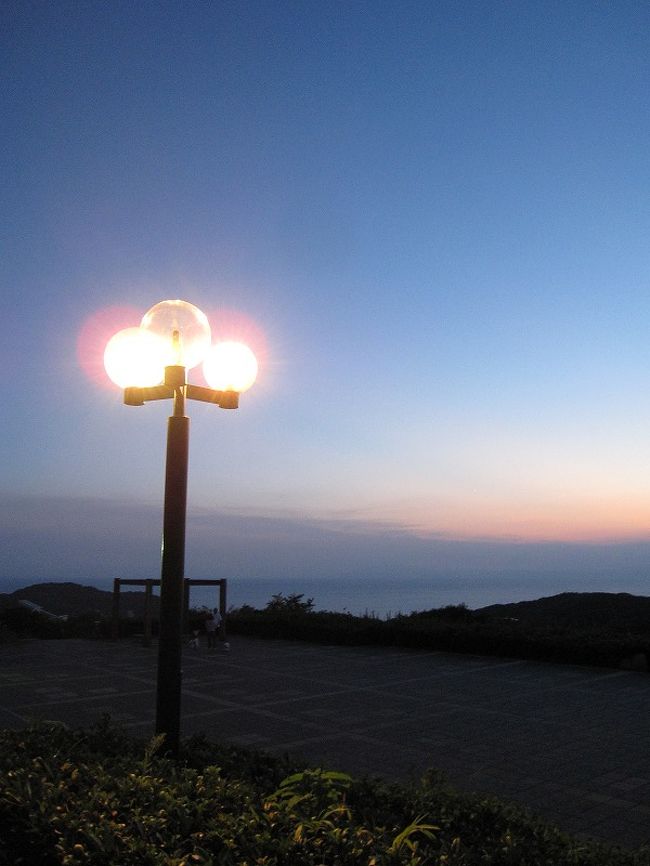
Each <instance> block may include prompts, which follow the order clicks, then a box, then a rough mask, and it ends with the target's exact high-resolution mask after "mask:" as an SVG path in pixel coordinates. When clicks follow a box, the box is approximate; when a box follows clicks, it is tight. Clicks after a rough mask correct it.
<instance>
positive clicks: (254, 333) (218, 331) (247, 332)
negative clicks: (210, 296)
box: [192, 307, 268, 381]
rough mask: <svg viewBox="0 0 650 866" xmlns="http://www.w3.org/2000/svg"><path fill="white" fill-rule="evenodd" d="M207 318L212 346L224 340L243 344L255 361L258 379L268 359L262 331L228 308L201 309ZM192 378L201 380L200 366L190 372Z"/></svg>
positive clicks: (201, 369)
mask: <svg viewBox="0 0 650 866" xmlns="http://www.w3.org/2000/svg"><path fill="white" fill-rule="evenodd" d="M202 309H203V312H204V313H205V314H206V316H207V317H208V321H209V322H210V328H211V330H212V345H214V344H215V343H222V342H224V341H225V340H233V341H235V342H237V343H245V344H246V345H247V346H248V348H249V349H250V350H251V351H252V352H253V354H254V355H255V357H256V359H257V365H258V379H259V373H260V372H261V371H262V370H263V369H264V367H265V366H266V360H267V357H268V344H267V340H266V336H265V334H264V331H263V330H262V328H261V327H260V325H258V324H257V322H255V321H254V320H253V319H251V318H250V317H249V316H247V315H246V314H245V313H242V312H241V311H240V310H234V309H230V308H228V307H210V308H208V309H206V308H205V307H202ZM192 376H193V377H195V381H196V378H198V377H199V376H200V377H201V379H203V378H204V376H203V367H202V365H201V366H199V367H196V369H194V370H192Z"/></svg>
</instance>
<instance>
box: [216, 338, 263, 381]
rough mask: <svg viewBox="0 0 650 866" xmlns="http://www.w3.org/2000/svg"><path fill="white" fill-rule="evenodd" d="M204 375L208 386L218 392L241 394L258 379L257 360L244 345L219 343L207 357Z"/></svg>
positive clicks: (230, 342)
mask: <svg viewBox="0 0 650 866" xmlns="http://www.w3.org/2000/svg"><path fill="white" fill-rule="evenodd" d="M203 375H204V376H205V380H206V382H207V383H208V385H210V387H211V388H214V389H215V390H217V391H238V392H239V393H241V392H242V391H247V390H248V388H250V386H251V385H252V384H253V382H254V381H255V379H256V378H257V359H256V358H255V355H254V354H253V353H252V352H251V350H250V349H249V348H248V346H245V345H244V344H243V343H235V342H232V341H229V342H224V343H217V344H216V345H214V346H212V347H211V348H210V351H209V352H208V354H207V355H206V358H205V361H204V362H203Z"/></svg>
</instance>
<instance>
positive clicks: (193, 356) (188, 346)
mask: <svg viewBox="0 0 650 866" xmlns="http://www.w3.org/2000/svg"><path fill="white" fill-rule="evenodd" d="M141 324H142V327H143V328H145V329H146V330H147V331H149V332H151V333H152V334H157V335H158V336H159V337H161V338H163V339H164V341H165V343H166V346H167V359H166V365H173V364H179V365H180V366H182V367H185V368H186V369H187V370H191V369H192V367H196V365H197V364H200V363H201V361H202V360H203V359H204V358H205V355H206V353H207V351H208V350H209V348H210V323H209V322H208V319H207V316H206V315H205V313H203V312H202V311H201V310H199V308H198V307H195V306H194V304H190V302H189V301H180V300H176V301H161V302H160V303H159V304H155V305H154V306H153V307H152V308H151V309H150V310H148V311H147V312H146V313H145V314H144V316H143V317H142V323H141ZM176 331H177V332H178V337H179V338H178V341H177V342H174V332H176Z"/></svg>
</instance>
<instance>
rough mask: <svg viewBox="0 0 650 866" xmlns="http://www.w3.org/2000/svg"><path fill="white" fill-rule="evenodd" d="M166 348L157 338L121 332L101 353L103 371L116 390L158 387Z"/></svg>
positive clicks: (132, 330) (141, 332) (144, 333)
mask: <svg viewBox="0 0 650 866" xmlns="http://www.w3.org/2000/svg"><path fill="white" fill-rule="evenodd" d="M167 350H168V347H167V344H166V342H165V341H164V340H163V339H162V338H161V337H159V336H158V335H157V334H152V333H151V332H149V331H145V330H144V329H143V328H125V329H124V330H123V331H118V332H117V334H114V335H113V336H112V337H111V339H110V340H109V341H108V343H107V344H106V349H105V350H104V369H105V370H106V372H107V374H108V377H109V379H111V381H113V382H115V384H116V385H119V386H120V388H129V387H132V386H137V387H140V388H146V387H148V386H150V385H159V384H160V383H161V382H162V380H163V378H164V375H165V362H166V353H167Z"/></svg>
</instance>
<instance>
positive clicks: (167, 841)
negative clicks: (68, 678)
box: [0, 720, 650, 866]
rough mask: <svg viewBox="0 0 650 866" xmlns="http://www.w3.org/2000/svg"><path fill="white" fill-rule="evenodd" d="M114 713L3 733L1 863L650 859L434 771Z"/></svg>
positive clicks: (636, 863) (248, 864)
mask: <svg viewBox="0 0 650 866" xmlns="http://www.w3.org/2000/svg"><path fill="white" fill-rule="evenodd" d="M160 746H161V743H160V741H159V740H156V739H154V740H153V741H152V742H151V743H149V744H148V745H147V746H145V745H144V744H142V743H139V742H138V741H135V740H132V739H129V738H127V737H126V736H125V735H123V734H122V733H120V732H119V731H118V730H117V729H115V728H113V727H112V726H111V725H110V723H108V722H107V721H106V720H105V721H104V722H102V723H101V724H100V725H98V726H96V727H95V728H92V729H89V730H86V731H82V730H76V731H70V730H68V729H66V728H64V727H62V726H47V725H41V726H38V727H33V728H30V729H26V730H23V731H3V732H0V828H2V829H1V830H0V863H2V864H3V866H4V864H7V866H8V864H11V866H21V864H23V866H55V864H56V866H61V864H66V866H73V864H75V866H76V864H93V866H217V864H232V866H235V864H237V866H281V864H286V866H303V864H304V866H318V864H329V866H352V864H355V866H357V864H364V866H396V864H408V866H425V864H439V866H442V864H448V866H461V864H462V866H474V864H476V866H478V864H493V866H497V864H499V866H501V864H503V866H505V864H518V866H533V864H535V866H538V864H553V866H569V864H571V866H609V864H620V866H648V864H650V858H649V857H648V856H646V854H645V853H644V852H637V853H636V854H633V853H626V852H622V851H614V850H609V849H607V848H604V847H601V846H598V845H595V844H589V843H579V842H577V841H575V840H571V839H570V838H568V837H566V836H564V835H563V834H561V833H560V832H559V831H557V830H556V829H554V828H552V827H549V826H548V825H546V824H543V823H541V822H539V821H537V820H535V819H534V818H532V817H530V816H529V815H527V814H526V813H525V812H522V811H519V810H516V809H514V808H512V807H508V806H504V805H503V804H500V803H499V802H497V801H496V800H493V799H479V798H477V797H469V796H461V795H459V794H457V793H454V792H453V791H451V790H448V789H447V788H446V787H445V786H444V784H442V783H441V782H440V780H439V779H438V778H437V776H436V775H435V774H434V773H429V774H428V776H427V777H426V778H425V779H424V780H423V782H422V783H421V784H419V785H417V786H410V787H403V786H399V785H396V784H391V785H388V784H385V783H382V782H380V781H377V780H368V779H365V780H361V781H357V780H353V779H351V778H350V777H349V776H347V775H345V774H343V773H338V772H333V771H324V770H320V769H311V770H310V769H304V768H299V767H291V766H290V764H289V763H288V761H287V760H286V759H285V760H282V759H275V758H272V757H270V756H266V755H263V754H260V753H256V752H249V751H246V750H242V749H236V748H232V747H222V746H215V745H213V744H210V743H208V742H207V741H206V740H205V739H202V738H195V739H193V740H191V741H188V742H187V743H186V744H185V746H184V750H183V754H182V757H181V760H180V761H179V762H173V761H171V760H169V759H167V758H165V757H163V756H161V755H160V754H159V751H160Z"/></svg>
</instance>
